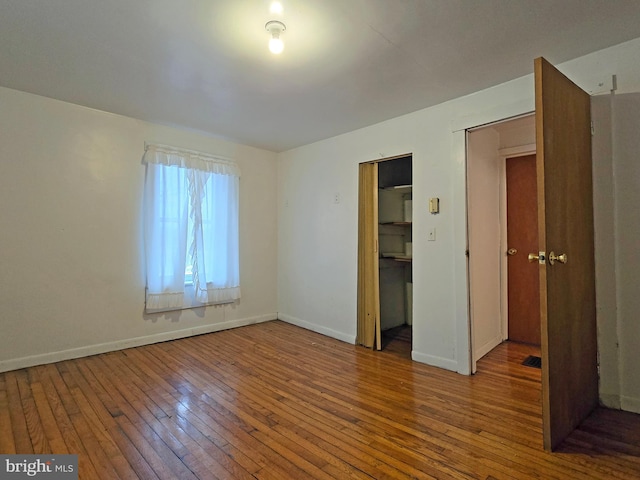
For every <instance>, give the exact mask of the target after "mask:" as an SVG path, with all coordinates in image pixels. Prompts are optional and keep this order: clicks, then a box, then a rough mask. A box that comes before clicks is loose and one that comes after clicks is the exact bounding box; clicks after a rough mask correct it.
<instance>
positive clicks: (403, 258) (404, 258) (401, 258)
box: [380, 253, 413, 262]
mask: <svg viewBox="0 0 640 480" xmlns="http://www.w3.org/2000/svg"><path fill="white" fill-rule="evenodd" d="M380 255H381V257H382V258H387V259H389V260H395V261H397V262H411V261H412V260H413V258H412V257H410V256H408V255H406V254H404V253H381V254H380Z"/></svg>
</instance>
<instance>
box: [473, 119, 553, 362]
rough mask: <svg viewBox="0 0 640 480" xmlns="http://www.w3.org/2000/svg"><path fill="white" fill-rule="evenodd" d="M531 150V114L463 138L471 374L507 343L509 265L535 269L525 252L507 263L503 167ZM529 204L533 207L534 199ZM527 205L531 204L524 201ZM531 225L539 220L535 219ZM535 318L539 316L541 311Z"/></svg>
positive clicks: (498, 123) (532, 145) (507, 246)
mask: <svg viewBox="0 0 640 480" xmlns="http://www.w3.org/2000/svg"><path fill="white" fill-rule="evenodd" d="M535 150H536V147H535V116H534V115H533V114H529V115H525V116H522V117H518V118H513V119H509V120H505V121H502V122H496V123H492V124H489V125H484V126H482V127H479V128H476V129H471V130H469V131H468V133H467V211H468V225H467V228H468V238H469V240H468V241H469V272H468V274H469V313H470V318H471V338H472V354H473V357H472V360H473V363H472V372H475V371H476V362H477V360H479V359H480V358H482V357H483V356H484V355H486V354H487V353H489V352H490V351H491V350H492V349H493V348H495V347H496V346H498V345H499V344H500V343H502V342H503V341H505V340H507V339H508V338H509V337H510V330H509V315H508V312H509V271H508V270H509V260H510V259H511V258H517V260H520V261H521V260H522V258H524V259H525V261H524V263H525V265H523V267H524V268H526V267H533V265H529V264H528V261H527V260H526V258H527V255H528V253H530V252H528V251H526V252H525V251H524V250H525V249H526V248H527V247H521V248H517V250H518V252H517V254H516V255H513V256H511V257H509V256H508V253H507V252H508V251H509V249H510V248H516V247H511V246H510V245H509V242H508V240H509V238H508V228H507V226H508V222H507V210H508V209H507V199H508V194H509V189H508V188H507V162H508V159H519V158H524V157H526V156H531V155H535ZM534 158H535V157H534ZM534 167H535V163H534ZM533 175H534V177H533V179H531V178H530V179H529V180H530V181H533V185H534V186H535V168H534V170H533ZM511 193H512V194H513V193H515V194H516V198H518V197H520V198H523V196H519V193H520V191H519V189H518V188H515V189H511ZM525 200H526V199H525ZM533 201H534V203H535V199H534V200H533ZM525 203H527V204H530V203H529V202H528V201H526V202H525ZM533 221H534V222H535V221H537V219H536V218H535V217H534V220H533ZM536 248H537V247H535V248H534V249H533V250H531V251H532V252H534V251H535V250H536ZM511 263H514V262H511ZM528 270H535V268H533V269H531V268H529V269H528ZM514 288H518V287H514ZM514 288H512V289H511V291H512V293H513V292H514V291H515V290H514ZM536 288H537V287H536ZM511 306H512V307H513V304H512V305H511ZM533 314H535V315H539V310H538V311H535V312H533ZM539 324H540V321H539V316H538V326H539ZM538 344H539V343H538Z"/></svg>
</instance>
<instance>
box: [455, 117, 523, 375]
mask: <svg viewBox="0 0 640 480" xmlns="http://www.w3.org/2000/svg"><path fill="white" fill-rule="evenodd" d="M531 116H533V117H535V112H525V113H523V114H520V115H512V116H510V117H508V118H500V119H497V120H496V121H492V122H484V123H483V124H481V125H477V126H472V127H469V128H466V129H465V130H464V132H465V158H464V165H465V173H466V175H465V180H464V182H465V192H466V193H465V195H468V192H469V185H470V181H473V179H471V178H470V177H469V168H468V164H469V158H470V155H469V148H468V147H469V136H470V134H471V133H472V132H474V131H477V130H480V129H483V128H487V127H491V126H492V125H497V124H503V123H509V122H511V121H514V120H518V119H521V118H525V117H531ZM535 153H536V144H535V143H528V144H523V145H518V146H514V147H508V148H501V149H497V150H496V156H497V158H498V163H499V172H498V173H497V175H496V177H498V178H497V179H496V180H497V181H496V183H497V184H499V188H500V198H499V216H500V245H499V249H500V251H501V252H502V251H504V252H506V250H507V248H508V246H507V196H506V188H507V185H506V162H507V158H516V157H522V156H526V155H532V154H535ZM471 158H472V157H471ZM470 218H471V213H470V208H469V205H468V198H467V197H466V196H465V222H466V225H467V231H466V235H467V237H466V245H467V247H466V249H469V246H468V245H469V238H470V231H469V220H470ZM465 261H466V264H467V278H466V282H467V283H466V286H467V289H468V298H467V302H468V322H469V355H470V358H469V362H470V373H471V374H473V373H475V372H476V366H477V360H476V352H475V351H474V348H475V347H474V334H473V331H474V328H475V322H474V318H473V311H472V302H473V299H472V297H473V285H472V279H471V272H470V269H469V262H470V259H469V257H468V256H467V257H466V259H465ZM499 268H500V285H499V287H498V288H499V292H498V293H499V296H500V305H499V308H500V319H499V323H500V334H501V337H502V340H505V339H506V338H507V336H508V314H507V312H508V308H507V307H508V295H507V292H508V276H507V257H506V256H504V255H501V256H500V264H499ZM481 351H482V350H481ZM485 353H486V352H485ZM459 372H460V370H459ZM460 373H462V372H460Z"/></svg>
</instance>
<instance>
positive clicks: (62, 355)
mask: <svg viewBox="0 0 640 480" xmlns="http://www.w3.org/2000/svg"><path fill="white" fill-rule="evenodd" d="M276 318H277V314H276V313H273V314H268V315H259V316H257V317H250V318H243V319H239V320H230V321H227V322H222V323H216V324H214V325H202V326H200V327H194V328H185V329H183V330H174V331H171V332H163V333H157V334H154V335H147V336H144V337H135V338H128V339H125V340H118V341H115V342H108V343H100V344H96V345H90V346H87V347H80V348H73V349H70V350H62V351H59V352H51V353H45V354H42V355H32V356H29V357H22V358H15V359H11V360H3V361H0V372H8V371H10V370H18V369H20V368H27V367H33V366H36V365H44V364H46V363H55V362H61V361H63V360H71V359H73V358H80V357H87V356H89V355H97V354H99V353H106V352H113V351H116V350H123V349H125V348H132V347H140V346H142V345H150V344H152V343H160V342H166V341H168V340H176V339H178V338H186V337H193V336H195V335H202V334H204V333H213V332H218V331H220V330H228V329H230V328H236V327H244V326H246V325H252V324H254V323H262V322H268V321H270V320H275V319H276Z"/></svg>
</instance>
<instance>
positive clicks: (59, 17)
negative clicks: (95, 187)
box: [0, 0, 640, 151]
mask: <svg viewBox="0 0 640 480" xmlns="http://www.w3.org/2000/svg"><path fill="white" fill-rule="evenodd" d="M282 3H283V5H284V14H283V15H282V17H280V18H279V19H280V20H282V21H284V23H286V25H287V31H286V32H285V34H284V35H283V40H284V41H285V45H286V47H285V51H284V52H283V53H282V54H281V55H280V56H274V55H272V54H271V53H269V51H268V50H267V41H268V35H267V33H266V31H265V30H264V24H265V23H266V22H267V21H268V20H271V19H275V18H277V16H275V15H271V14H269V2H268V1H267V0H180V1H178V0H0V85H2V86H5V87H9V88H14V89H18V90H23V91H26V92H31V93H35V94H39V95H44V96H47V97H52V98H56V99H60V100H64V101H67V102H71V103H76V104H79V105H85V106H88V107H93V108H97V109H100V110H105V111H108V112H114V113H118V114H122V115H127V116H130V117H134V118H138V119H142V120H148V121H152V122H157V123H162V124H167V125H179V126H183V127H187V128H190V129H195V130H200V131H204V132H208V133H210V134H213V135H215V136H218V137H221V138H226V139H229V140H232V141H235V142H238V143H242V144H246V145H253V146H256V147H260V148H265V149H268V150H273V151H283V150H286V149H290V148H293V147H296V146H300V145H304V144H308V143H311V142H314V141H316V140H321V139H324V138H328V137H331V136H334V135H337V134H340V133H344V132H348V131H352V130H355V129H357V128H360V127H364V126H367V125H371V124H374V123H377V122H380V121H383V120H387V119H389V118H393V117H396V116H398V115H401V114H404V113H409V112H412V111H415V110H419V109H422V108H425V107H428V106H431V105H435V104H438V103H441V102H443V101H446V100H449V99H452V98H456V97H459V96H461V95H465V94H468V93H472V92H475V91H478V90H481V89H483V88H486V87H489V86H492V85H496V84H499V83H502V82H505V81H508V80H511V79H514V78H517V77H521V76H523V75H527V74H529V73H531V72H532V70H533V59H534V58H535V57H538V56H544V57H546V58H547V59H548V60H549V61H550V62H552V63H555V64H557V63H561V62H564V61H566V60H569V59H572V58H576V57H579V56H581V55H584V54H586V53H590V52H593V51H596V50H599V49H602V48H606V47H608V46H612V45H615V44H618V43H622V42H624V41H627V40H631V39H633V38H637V37H640V1H638V0H607V1H604V0H282Z"/></svg>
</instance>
